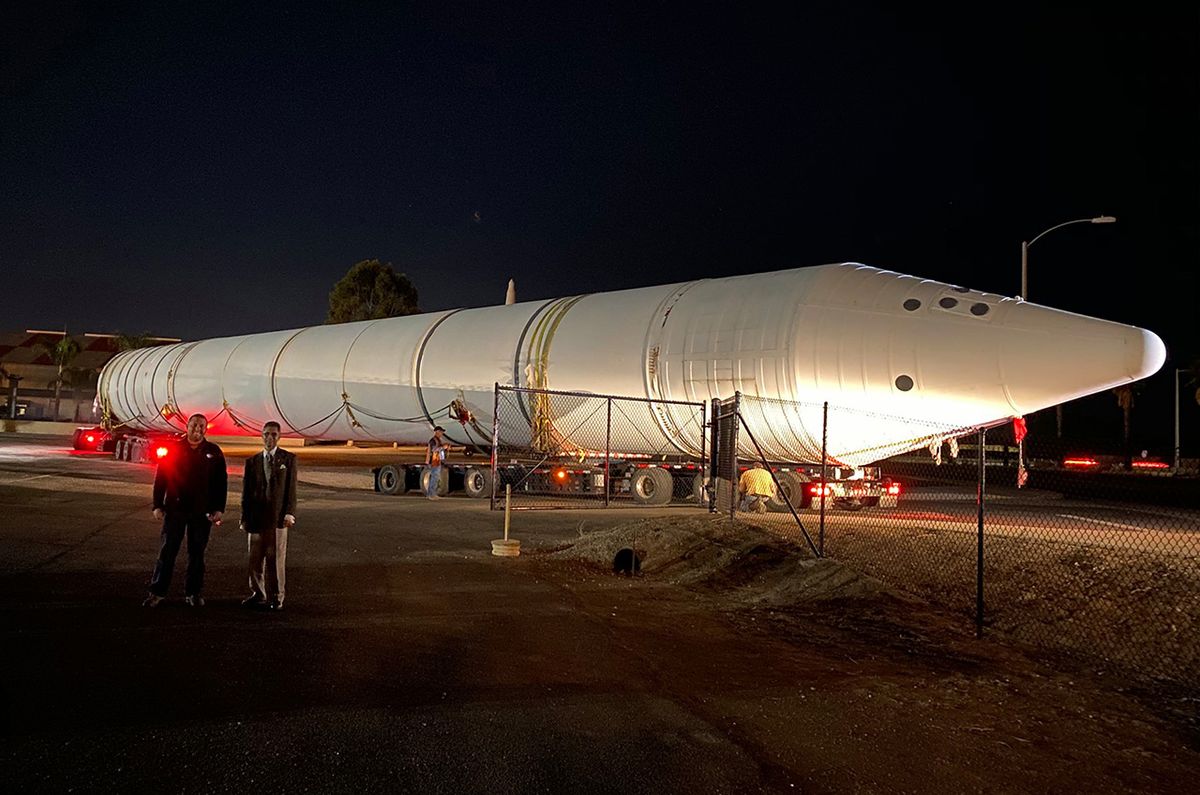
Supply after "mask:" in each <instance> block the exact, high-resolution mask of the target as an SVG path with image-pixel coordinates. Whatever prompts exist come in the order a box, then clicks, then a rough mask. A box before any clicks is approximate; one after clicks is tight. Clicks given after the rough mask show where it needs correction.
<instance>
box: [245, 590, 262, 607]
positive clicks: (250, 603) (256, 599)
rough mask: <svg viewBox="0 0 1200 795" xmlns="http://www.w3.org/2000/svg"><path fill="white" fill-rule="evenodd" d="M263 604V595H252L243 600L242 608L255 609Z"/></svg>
mask: <svg viewBox="0 0 1200 795" xmlns="http://www.w3.org/2000/svg"><path fill="white" fill-rule="evenodd" d="M262 603H263V597H262V594H257V593H252V594H250V595H249V596H247V597H246V598H245V599H243V600H242V607H255V606H257V605H260V604H262Z"/></svg>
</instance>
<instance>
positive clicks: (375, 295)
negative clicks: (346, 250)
mask: <svg viewBox="0 0 1200 795" xmlns="http://www.w3.org/2000/svg"><path fill="white" fill-rule="evenodd" d="M420 311H421V310H420V309H418V308H417V288H416V287H413V285H412V282H410V281H409V280H408V277H407V276H405V275H404V274H403V273H396V271H395V270H394V269H393V268H392V264H391V263H390V262H389V263H388V264H386V265H384V264H382V263H381V262H380V261H379V260H377V259H369V260H363V261H362V262H359V263H358V264H356V265H355V266H354V267H352V268H351V269H350V270H349V271H348V272H347V273H346V275H345V276H343V277H342V279H341V281H339V282H338V283H337V284H335V285H334V286H333V290H332V291H330V293H329V315H328V316H327V317H326V318H325V322H326V323H349V322H352V321H355V320H375V319H377V318H381V317H398V316H400V315H415V314H416V313H418V312H420Z"/></svg>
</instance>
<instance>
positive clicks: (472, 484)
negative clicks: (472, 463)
mask: <svg viewBox="0 0 1200 795" xmlns="http://www.w3.org/2000/svg"><path fill="white" fill-rule="evenodd" d="M463 489H464V490H465V491H466V492H467V496H468V497H474V498H475V499H491V496H492V470H490V469H483V468H482V467H468V468H467V473H466V475H464V476H463Z"/></svg>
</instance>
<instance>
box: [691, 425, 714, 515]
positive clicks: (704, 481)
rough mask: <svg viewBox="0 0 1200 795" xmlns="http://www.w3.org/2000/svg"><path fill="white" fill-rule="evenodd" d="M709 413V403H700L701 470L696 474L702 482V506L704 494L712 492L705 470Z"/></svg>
mask: <svg viewBox="0 0 1200 795" xmlns="http://www.w3.org/2000/svg"><path fill="white" fill-rule="evenodd" d="M707 414H708V404H707V403H701V404H700V472H699V474H697V475H696V477H698V478H700V483H701V486H700V494H699V495H697V499H698V500H699V501H700V507H701V508H703V507H704V495H705V494H711V493H712V492H711V491H708V477H707V476H706V474H705V472H704V456H705V454H706V453H707V452H708V451H707V450H705V448H704V443H705V442H706V441H707V439H705V430H706V429H707V428H708V423H707V422H706V419H707ZM695 482H696V481H695V478H693V479H692V484H693V488H695Z"/></svg>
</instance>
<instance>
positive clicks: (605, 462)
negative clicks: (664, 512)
mask: <svg viewBox="0 0 1200 795" xmlns="http://www.w3.org/2000/svg"><path fill="white" fill-rule="evenodd" d="M493 416H494V417H495V422H494V426H493V434H492V435H493V445H492V472H493V475H492V483H493V484H494V486H495V487H494V489H493V500H492V506H493V508H496V507H502V506H503V503H504V500H505V497H506V493H508V494H510V495H511V496H510V500H511V503H510V504H511V507H512V508H513V509H514V510H528V509H538V508H608V507H656V506H664V505H670V504H678V505H691V506H697V507H699V506H703V505H704V504H705V494H706V489H705V487H706V477H707V474H706V469H705V463H704V462H705V458H706V455H707V445H708V440H707V436H706V434H707V430H706V425H707V419H706V406H705V405H704V404H703V403H686V402H677V401H664V400H646V399H639V398H627V397H618V396H610V395H593V394H586V393H579V392H559V391H552V390H547V389H521V388H517V387H504V386H497V387H496V406H495V412H494V415H493Z"/></svg>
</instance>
